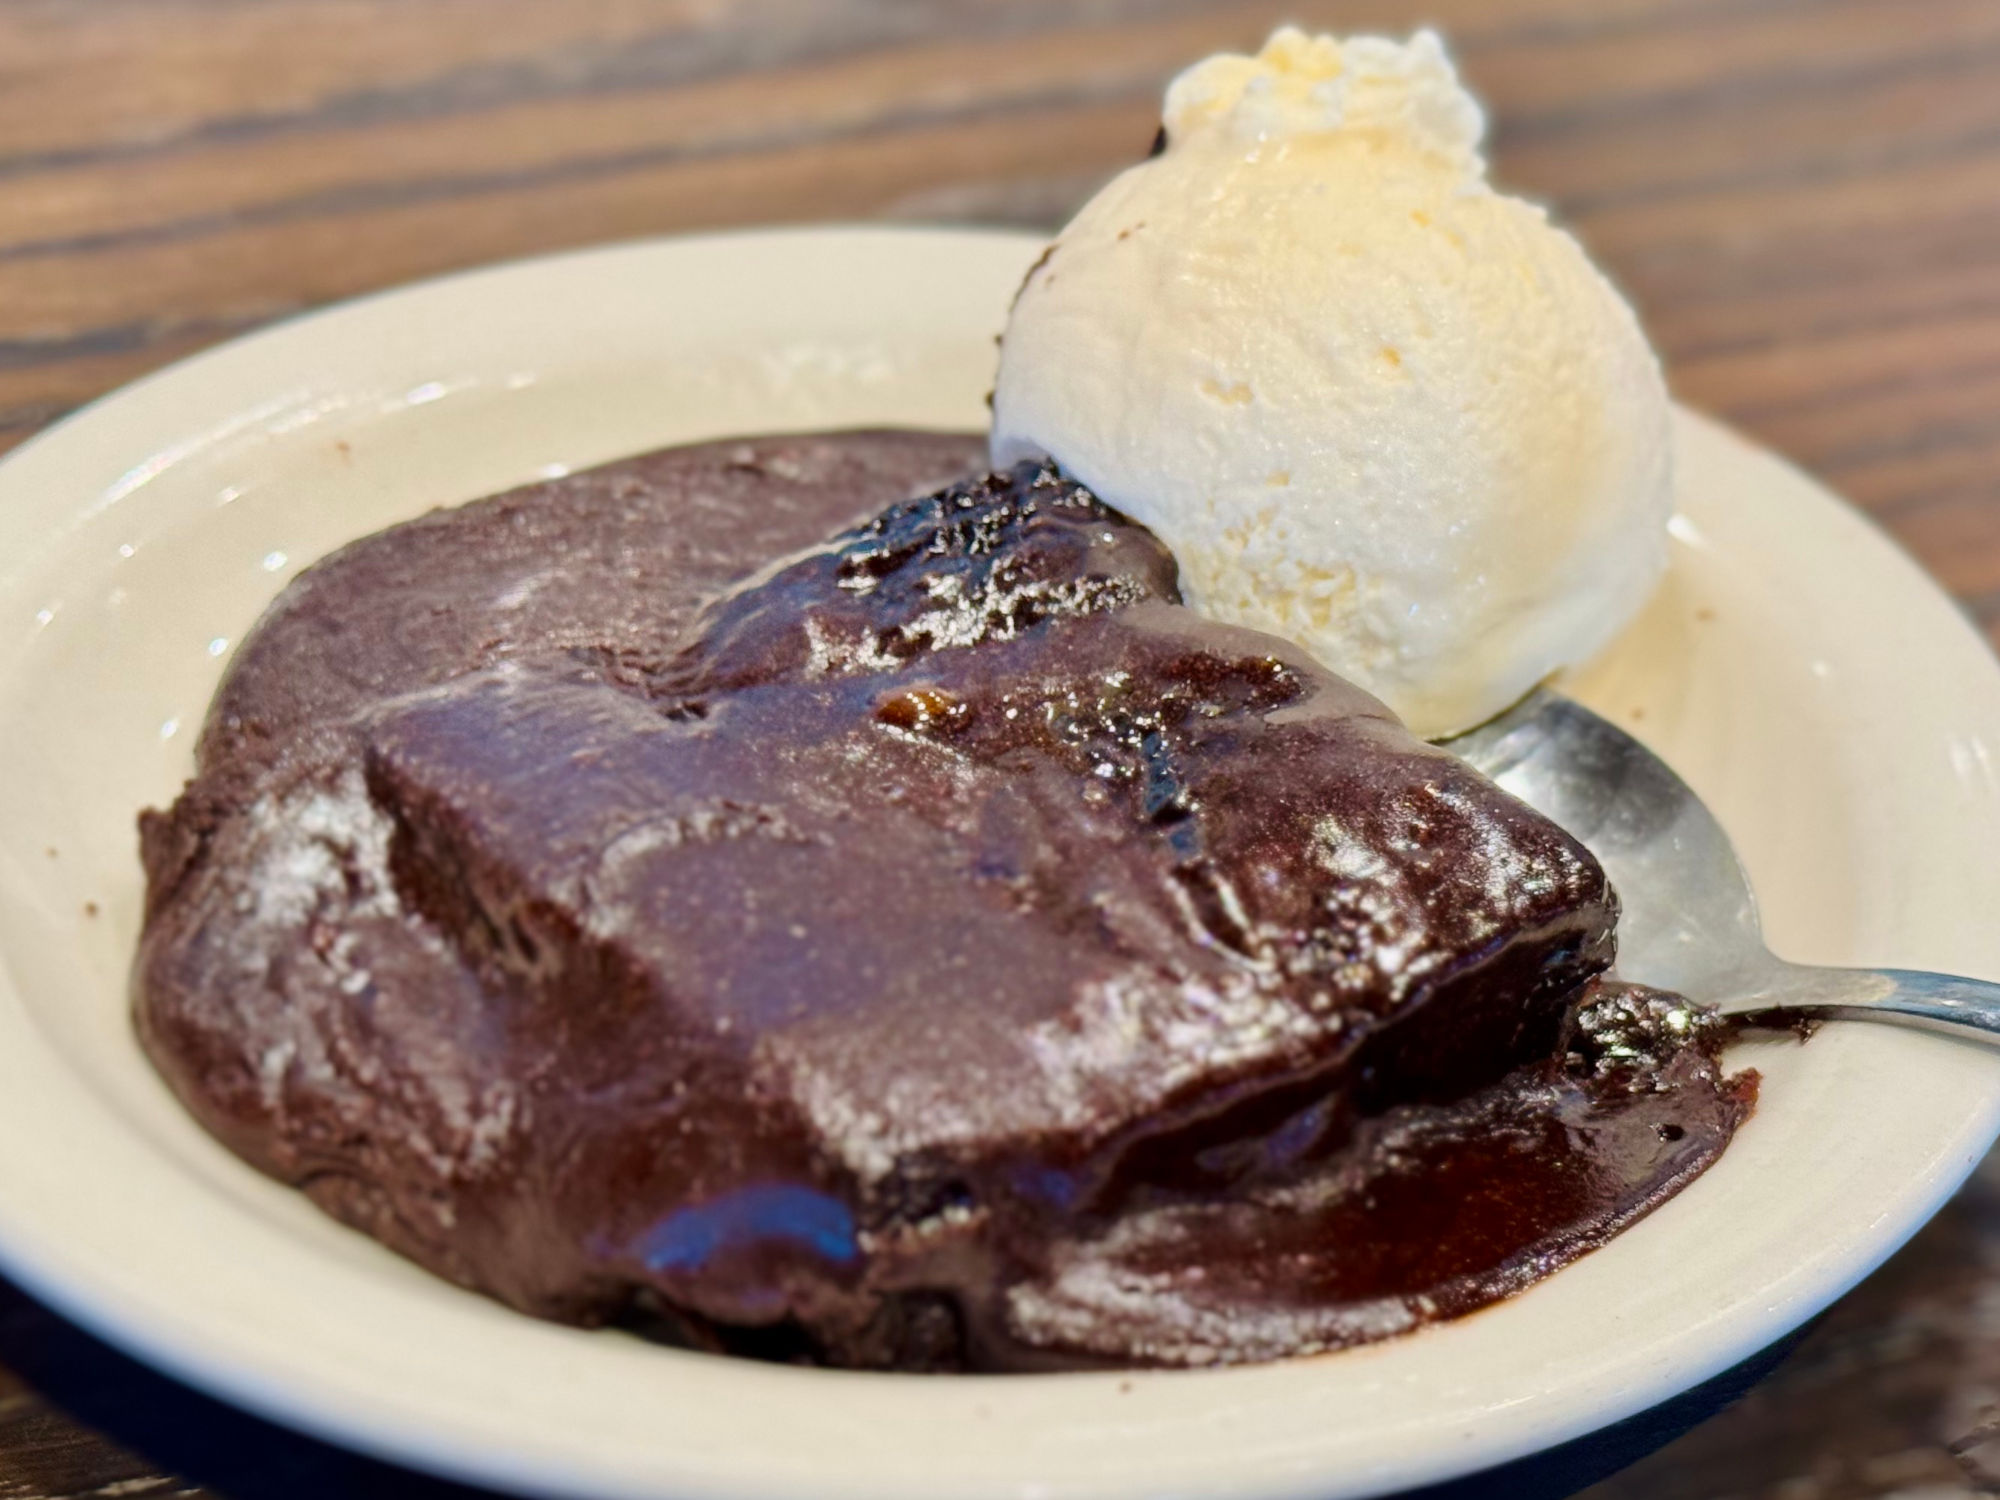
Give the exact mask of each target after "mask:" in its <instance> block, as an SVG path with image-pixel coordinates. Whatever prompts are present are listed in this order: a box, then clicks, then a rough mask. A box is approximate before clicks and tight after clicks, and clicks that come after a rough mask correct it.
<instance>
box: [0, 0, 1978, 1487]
mask: <svg viewBox="0 0 2000 1500" xmlns="http://www.w3.org/2000/svg"><path fill="white" fill-rule="evenodd" d="M1286 19H1291V20H1298V21H1302V22H1305V23H1307V24H1314V25H1321V26H1326V27H1331V28H1336V29H1340V30H1354V29H1362V28H1379V29H1392V30H1406V29H1408V28H1409V27H1410V26H1412V25H1413V24H1416V23H1418V22H1420V21H1426V20H1429V21H1435V22H1437V23H1438V24H1440V25H1441V26H1442V27H1443V28H1444V29H1445V30H1446V32H1447V34H1448V36H1449V38H1450V40H1451V41H1452V43H1453V45H1454V47H1455V48H1456V50H1457V52H1458V53H1459V56H1460V58H1461V61H1462V63H1463V66H1464V69H1465V72H1466V74H1467V75H1468V77H1469V78H1470V80H1471V82H1472V83H1473V84H1474V86H1475V87H1476V88H1477V89H1478V90H1479V92H1480V93H1481V94H1482V95H1483V96H1484V97H1485V98H1486V100H1487V101H1488V103H1489V105H1490V107H1491V113H1492V115H1493V118H1494V121H1495V127H1496V128H1495V134H1494V141H1493V156H1494V160H1495V163H1496V174H1497V176H1498V177H1499V178H1500V179H1501V180H1502V181H1503V182H1504V183H1505V184H1507V185H1509V186H1511V187H1512V188H1514V189H1516V190H1519V191H1524V192H1526V193H1529V194H1531V195H1534V196H1537V197H1540V198H1543V199H1546V200H1547V201H1549V202H1550V203H1551V204H1553V205H1554V206H1555V208H1556V210H1557V212H1558V213H1559V214H1560V215H1561V216H1562V217H1563V218H1564V219H1566V220H1567V221H1568V222H1569V223H1571V224H1572V225H1574V226H1575V227H1576V228H1577V229H1578V230H1579V232H1580V233H1581V234H1582V236H1583V238H1584V239H1585V241H1586V243H1587V244H1588V245H1589V246H1590V247H1591V248H1592V249H1593V250H1594V251H1595V253H1596V254H1597V256H1598V258H1599V259H1600V260H1601V261H1602V262H1603V263H1604V264H1605V265H1606V266H1607V267H1608V268H1609V269H1610V270H1611V271H1612V273H1613V274H1614V275H1615V276H1616V277H1617V278H1618V279H1619V280H1620V281H1621V282H1622V283H1623V285H1624V286H1625V287H1626V288H1627V289H1628V290H1629V292H1630V293H1631V294H1632V295H1633V297H1634V299H1635V300H1636V301H1637V303H1638V304H1639V306H1640V309H1641V311H1642V314H1643V316H1644V317H1645V319H1646V322H1647V325H1648V327H1649V328H1650V329H1651V331H1652V334H1653V336H1654V339H1655V341H1656V342H1657V344H1658V345H1659V347H1660V349H1661V351H1662V353H1663V355H1664V356H1665V358H1666V361H1667V364H1668V367H1669V373H1670V376H1671V379H1672V381H1673V384H1674V386H1675V388H1676V390H1677V392H1678V394H1679V395H1680V396H1681V397H1682V398H1683V399H1685V400H1687V401H1689V402H1691V403H1693V404H1695V405H1698V406H1702V407H1706V408H1708V409H1709V410H1711V411H1714V412H1716V413H1717V414H1719V415H1721V416H1722V417H1724V418H1726V419H1727V420H1729V421H1730V422H1732V423H1734V424H1736V425H1737V426H1738V427H1740V428H1742V429H1744V430H1746V431H1748V432H1750V433H1752V434H1754V435H1756V436H1757V437H1759V438H1761V439H1763V440H1765V441H1766V442H1768V443H1770V444H1771V445H1773V446H1774V447H1776V448H1778V449H1780V450H1782V451H1783V452H1785V453H1787V454H1788V455H1790V456H1791V457H1792V458H1793V459H1795V460H1797V461H1798V462H1800V463H1801V464H1803V465H1804V466H1805V467H1807V468H1809V469H1811V470H1813V471H1814V472H1816V473H1817V474H1819V475H1820V476H1821V477H1822V478H1824V479H1826V480H1827V481H1829V482H1830V483H1831V484H1832V485H1834V486H1835V487H1836V488H1837V489H1839V490H1841V491H1842V492H1844V493H1845V494H1847V495H1849V496H1850V497H1852V498H1853V499H1854V500H1855V501H1857V502H1858V503H1860V504H1861V505H1863V506H1865V507H1866V508H1867V509H1868V510H1869V511H1870V512H1872V513H1873V514H1874V515H1875V516H1876V517H1877V519H1878V520H1880V521H1881V522H1882V524H1884V525H1885V526H1887V527H1888V528H1889V529H1890V530H1891V531H1893V532H1894V533H1895V534H1896V535H1897V536H1898V537H1900V538H1901V539H1902V540H1903V541H1904V543H1905V544H1906V545H1908V546H1909V547H1910V548H1911V549H1912V550H1913V551H1914V552H1915V553H1916V554H1917V556H1918V557H1919V558H1920V559H1922V561H1923V562H1924V563H1925V564H1926V565H1927V566H1928V567H1929V568H1930V569H1931V570H1932V571H1933V572H1934V573H1935V574H1936V575H1937V576H1938V577H1939V578H1940V579H1941V580H1942V581H1943V582H1944V584H1945V585H1946V586H1947V587H1948V588H1949V589H1950V590H1951V591H1952V592H1953V593H1954V594H1955V595H1957V596H1958V597H1959V598H1960V599H1961V600H1962V601H1964V603H1965V605H1966V607H1967V609H1968V610H1969V611H1970V612H1971V614H1972V615H1973V616H1974V618H1976V619H1977V620H1978V621H1979V622H1980V623H1981V625H1982V626H1983V628H1985V629H1986V630H1987V631H1988V633H1989V635H1990V636H1992V638H1994V639H1996V640H2000V0H1344V3H1332V4H1330V3H1318V0H1298V3H1292V4H1267V3H1262V0H1258V3H1224V0H0V446H4V445H6V444H11V443H13V442H17V441H19V440H20V439H22V438H25V437H27V436H28V435H30V434H31V433H32V432H34V431H35V429H37V428H38V427H41V426H42V425H44V424H46V423H47V422H49V421H51V420H53V419H55V418H57V417H59V416H60V415H62V414H63V413H64V412H67V411H69V410H71V409H73V408H75V407H76V406H78V405H80V404H81V403H83V402H85V401H88V400H90V399H91V398H92V397H94V396H96V395H98V394H100V393H102V392H104V391H106V390H108V389H110V388H112V387H114V386H116V385H118V384H120V383H122V382H124V381H127V380H130V379H132V378H133V377H135V376H137V375H140V374H142V373H144V372H145V371H147V370H150V369H153V368H155V367H157V366H159V365H161V364H164V363H166V362H168V361H170V360H173V359H176V358H179V357H181V356H182V355H185V354H188V353H190V352H192V351H193V350H196V349H198V348H200V347H202V346H204V345H206V344H210V343H213V342H215V341H217V340H219V339H223V338H226V337H229V336H231V335H233V334H236V333H239V332H241V331H243V330H245V329H249V328H253V327H255V326H257V325H258V324H261V323H264V322H267V321H269V320H270V319H272V318H277V317H282V316H284V315H286V314H289V313H292V312H296V311H299V310H301V309H304V308H309V307H313V306H316V305H318V304H321V303H324V302H327V301H329V300H331V299H334V298H339V297H344V296H349V295H352V294H354V293H357V292H363V291H367V290H370V289H373V288H377V287H382V286H386V285H390V284H392V283H396V282H400V281H405V280H408V279H410V278H412V277H416V276H423V275H428V274H431V273H434V272H439V271H445V270H450V269H452V268H455V267H460V266H468V265H473V264H477V263H479V262H483V261H490V260H494V259H498V258H503V257H508V256H515V255H521V254H524V253H529V252H534V251H542V250H550V249H558V248H562V247H566V246H573V245H582V244H588V243H591V242H595V241H600V240H604V239H609V238H616V237H621V236H629V235H641V234H656V233H663V232H673V231H677V230H686V229H697V228H704V227H710V226H717V225H736V224H752V223H771V222H797V221H807V220H833V219H858V218H868V219H904V220H927V221H941V220H949V221H970V222H986V223H1009V224H1029V225H1047V226H1053V225H1054V224H1055V223H1057V222H1059V221H1060V220H1061V219H1062V218H1063V217H1064V216H1065V215H1066V214H1067V213H1068V212H1069V210H1070V209H1072V208H1073V207H1074V206H1075V205H1076V204H1077V203H1079V202H1080V201H1081V200H1082V199H1083V197H1084V196H1086V195H1087V194H1088V193H1089V192H1090V190H1091V189H1092V188H1093V187H1094V186H1095V185H1096V184H1097V183H1099V182H1100V181H1102V180H1103V179H1104V178H1105V177H1106V176H1107V175H1108V174H1109V173H1111V172H1112V171H1114V170H1115V169H1116V168H1118V167H1119V166H1121V165H1122V164H1124V163H1125V162H1127V161H1129V160H1130V159H1132V158H1133V157H1134V156H1135V155H1136V154H1138V153H1139V152H1140V151H1142V150H1143V149H1144V147H1145V146H1146V144H1147V142H1148V140H1149V138H1150V137H1151V135H1152V132H1153V128H1154V125H1155V123H1156V120H1157V106H1158V96H1159V92H1160V89H1161V87H1162V85H1163V83H1164V81H1165V80H1166V78H1167V77H1168V76H1169V74H1170V73H1171V72H1172V71H1173V70H1174V69H1176V68H1177V67H1178V66H1180V65H1182V64H1184V63H1186V62H1188V61H1190V60H1192V59H1193V58H1195V57H1197V56H1199V55H1201V54H1203V53H1205V52H1208V51H1211V50H1214V49H1216V48H1221V47H1238V48H1240V47H1244V46H1249V45H1253V44H1255V43H1256V42H1257V41H1258V40H1260V39H1261V37H1262V35H1263V33H1264V32H1265V31H1266V30H1267V29H1268V28H1269V27H1270V25H1271V24H1273V23H1274V22H1276V21H1279V20H1286ZM63 1336H64V1335H63V1332H62V1329H61V1326H60V1325H59V1324H56V1323H55V1322H54V1321H53V1320H52V1319H50V1317H49V1315H48V1314H46V1313H42V1312H40V1311H39V1310H38V1309H35V1308H34V1307H33V1306H32V1305H31V1304H26V1303H24V1302H21V1301H20V1300H19V1299H18V1298H16V1299H14V1300H13V1301H12V1302H9V1303H6V1304H4V1305H0V1358H5V1359H10V1360H13V1362H14V1363H16V1364H20V1363H21V1362H22V1359H23V1358H26V1357H28V1356H27V1355H22V1354H18V1353H17V1351H28V1352H29V1354H32V1353H33V1351H36V1350H46V1349H47V1348H48V1347H51V1341H52V1340H54V1341H57V1342H59V1341H60V1339H61V1338H62V1337H63ZM40 1368H41V1367H39V1366H38V1367H37V1369H38V1370H39V1369H40ZM39 1378H41V1377H40V1376H39V1374H38V1379H39ZM50 1378H51V1379H53V1378H54V1377H50ZM92 1378H94V1377H85V1378H82V1379H81V1381H80V1382H78V1381H72V1382H71V1383H70V1384H69V1385H67V1386H65V1387H64V1389H65V1392H66V1395H65V1399H68V1400H70V1401H71V1402H72V1404H80V1405H82V1406H83V1407H85V1408H86V1409H89V1410H90V1411H91V1413H92V1415H93V1417H94V1418H95V1419H96V1420H97V1421H99V1422H100V1423H101V1424H103V1425H105V1426H109V1427H111V1428H114V1429H117V1430H119V1431H121V1432H125V1433H126V1435H127V1436H130V1435H131V1433H132V1432H133V1431H138V1430H141V1429H142V1428H143V1424H136V1425H130V1424H127V1423H125V1422H124V1421H123V1420H122V1419H121V1413H120V1412H119V1411H118V1410H116V1409H106V1408H105V1406H104V1403H102V1402H99V1403H97V1404H96V1405H93V1404H92V1402H91V1398H90V1391H91V1390H92V1389H93V1388H94V1387H93V1386H92V1385H91V1379H92ZM43 1383H44V1384H47V1383H48V1381H46V1380H45V1381H44V1382H43ZM155 1446H157V1443H156V1444H155ZM214 1472H235V1473H237V1474H238V1477H237V1478H235V1479H233V1480H232V1481H231V1483H232V1485H233V1487H235V1488H236V1489H237V1490H238V1491H239V1492H247V1491H248V1490H255V1489H261V1488H265V1486H263V1485H260V1484H258V1483H256V1482H255V1477H254V1475H251V1476H248V1477H245V1476H243V1475H242V1473H241V1472H240V1471H229V1470H226V1469H224V1470H216V1471H214ZM370 1483H371V1485H373V1484H374V1481H371V1482H370ZM277 1492H282V1489H280V1490H279V1491H277ZM179 1493H189V1494H192V1493H197V1491H195V1490H193V1489H191V1488H190V1487H189V1486H188V1485H187V1484H185V1483H183V1482H182V1481H179V1480H176V1479H173V1478H171V1477H168V1476H166V1475H164V1474H162V1473H160V1472H158V1471H157V1470H155V1469H154V1468H152V1467H151V1466H150V1465H149V1463H148V1461H147V1460H145V1459H141V1458H138V1457H135V1456H133V1455H132V1454H130V1453H129V1452H127V1451H125V1450H123V1449H121V1448H119V1447H117V1446H116V1445H114V1444H113V1443H111V1442H110V1441H108V1440H106V1439H105V1438H102V1437H100V1436H98V1435H97V1434H96V1433H95V1432H93V1431H91V1430H89V1429H87V1428H85V1427H82V1426H80V1425H77V1424H75V1423H73V1422H71V1421H69V1420H68V1419H66V1418H64V1417H62V1416H59V1415H57V1414H56V1413H55V1411H54V1410H53V1409H52V1408H51V1407H50V1406H49V1405H48V1403H47V1402H46V1400H45V1399H44V1397H42V1396H41V1395H38V1394H37V1393H36V1391H35V1390H34V1389H33V1388H31V1387H30V1386H29V1385H28V1384H26V1383H24V1382H23V1381H21V1380H19V1379H17V1378H15V1377H14V1376H12V1375H10V1374H8V1373H7V1372H6V1370H5V1369H4V1368H0V1500H31V1497H32V1500H40V1497H51V1496H82V1495H98V1496H107V1497H108V1496H114V1495H119V1496H142V1495H155V1494H161V1495H164V1494H179ZM202 1493H205V1492H202ZM1992 1493H2000V1167H1996V1166H1995V1165H1993V1164H1989V1166H1988V1168H1987V1169H1986V1170H1984V1171H1983V1172H1982V1174H1981V1176H1980V1177H1979V1178H1978V1179H1977V1180H1976V1181H1975V1183H1974V1185H1973V1186H1972V1188H1970V1189H1969V1190H1968V1191H1967V1193H1966V1194H1964V1195H1962V1196H1961V1198H1960V1199H1959V1200H1958V1201H1957V1202H1956V1203H1955V1204H1954V1205H1953V1206H1952V1207H1951V1208H1950V1209H1948V1210H1947V1211H1946V1213H1945V1214H1944V1215H1943V1216H1942V1217H1941V1218H1940V1219H1939V1220H1938V1221H1937V1222H1936V1223H1935V1224H1933V1225H1932V1226H1931V1228H1930V1229H1928V1230H1927V1231H1925V1233H1924V1234H1923V1235H1922V1236H1921V1237H1920V1238H1919V1239H1918V1240H1917V1241H1916V1242H1915V1243H1914V1244H1913V1245H1912V1246H1911V1247H1910V1248H1909V1249H1908V1250H1907V1251H1905V1252H1904V1254H1903V1255H1902V1256H1901V1257H1900V1258H1899V1259H1898V1260H1897V1261H1896V1262H1894V1263H1893V1264H1892V1265H1891V1267H1890V1268H1889V1269H1888V1270H1886V1271H1884V1272H1883V1273H1882V1274H1881V1275H1879V1276H1878V1277H1877V1278H1876V1279H1875V1280H1874V1281H1872V1282H1870V1283H1869V1284H1868V1285H1867V1286H1865V1287H1864V1288H1863V1289H1862V1290H1861V1291H1860V1292H1859V1293H1857V1294H1856V1295H1855V1296H1853V1297H1852V1298H1850V1299H1849V1300H1848V1301H1847V1302H1845V1303H1843V1304H1842V1305H1841V1306H1840V1307H1839V1308H1838V1309H1836V1311H1835V1312H1834V1313H1833V1314H1831V1315H1830V1317H1829V1318H1828V1319H1827V1320H1826V1321H1825V1322H1824V1323H1823V1324H1822V1325H1821V1326H1820V1327H1819V1328H1818V1329H1817V1330H1816V1331H1815V1332H1814V1333H1813V1334H1812V1335H1811V1336H1810V1337H1809V1338H1808V1339H1807V1340H1806V1342H1805V1343H1804V1344H1803V1345H1802V1346H1801V1347H1800V1349H1799V1350H1798V1351H1797V1352H1796V1353H1795V1354H1794V1355H1793V1356H1792V1357H1791V1359H1790V1360H1789V1362H1788V1363H1787V1364H1786V1365H1785V1366H1784V1367H1783V1368H1782V1369H1781V1370H1780V1372H1779V1373H1778V1374H1777V1375H1776V1376H1775V1377H1773V1378H1772V1379H1770V1380H1768V1381H1766V1382H1765V1383H1764V1384H1763V1385H1761V1386H1760V1387H1758V1388H1757V1389H1756V1390H1755V1391H1753V1392H1752V1394H1751V1395H1750V1396H1749V1397H1747V1398H1746V1399H1744V1400H1743V1401H1742V1402H1740V1403H1739V1404H1737V1405H1736V1406H1735V1407H1734V1408H1733V1409H1731V1410H1729V1411H1727V1412H1725V1413H1723V1414H1722V1415H1720V1416H1717V1417H1715V1418H1713V1419H1712V1420H1710V1421H1709V1422H1707V1423H1706V1424H1704V1425H1703V1426H1701V1427H1699V1428H1697V1429H1696V1430H1695V1431H1694V1432H1692V1433H1691V1434H1689V1435H1688V1436H1687V1437H1685V1438H1682V1439H1681V1440H1680V1441H1678V1442H1677V1443H1675V1444H1674V1445H1672V1446H1671V1447H1669V1448H1667V1449H1665V1450H1662V1451H1661V1452H1659V1453H1657V1454H1655V1455H1654V1456H1652V1457H1651V1458H1648V1459H1646V1460H1644V1461H1642V1462H1641V1463H1640V1464H1638V1465H1637V1466H1636V1467H1634V1468H1632V1469H1629V1470H1627V1471H1626V1472H1625V1473H1623V1474H1622V1475H1620V1476H1619V1477H1617V1478H1616V1479H1613V1480H1611V1481H1608V1482H1606V1483H1604V1484H1602V1485H1600V1486H1599V1487H1597V1488H1595V1489H1592V1490H1591V1491H1589V1494H1590V1495H1591V1496H1592V1497H1593V1500H1614V1497H1617V1500H1640V1497H1645V1500H1668V1497H1709V1496H1714V1497H1722V1496H1732V1497H1736V1496H1741V1497H1752V1496H1755V1497H1768V1500H1847V1497H1862V1496H1870V1497H1873V1496H1883V1497H1887V1496H1899V1497H1903V1500H1945V1497H1949V1496H1958V1495H1968V1494H1992Z"/></svg>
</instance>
